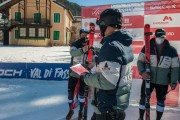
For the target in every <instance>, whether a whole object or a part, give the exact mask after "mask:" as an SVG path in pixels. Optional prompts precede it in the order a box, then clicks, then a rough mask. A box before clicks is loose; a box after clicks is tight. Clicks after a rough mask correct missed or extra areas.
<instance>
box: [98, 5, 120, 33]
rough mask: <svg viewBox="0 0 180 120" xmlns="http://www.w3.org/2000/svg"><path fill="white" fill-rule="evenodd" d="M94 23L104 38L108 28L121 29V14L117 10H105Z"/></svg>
mask: <svg viewBox="0 0 180 120" xmlns="http://www.w3.org/2000/svg"><path fill="white" fill-rule="evenodd" d="M96 23H97V25H99V27H100V31H101V35H102V36H105V31H106V29H107V27H108V26H111V27H114V28H118V29H120V28H121V25H122V13H121V12H119V10H118V9H112V8H110V9H106V10H104V11H103V12H102V13H101V15H100V18H99V20H97V22H96Z"/></svg>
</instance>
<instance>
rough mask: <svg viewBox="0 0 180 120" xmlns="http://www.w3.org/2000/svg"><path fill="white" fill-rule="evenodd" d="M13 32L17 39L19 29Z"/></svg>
mask: <svg viewBox="0 0 180 120" xmlns="http://www.w3.org/2000/svg"><path fill="white" fill-rule="evenodd" d="M14 33H15V39H19V30H16V29H15V31H14Z"/></svg>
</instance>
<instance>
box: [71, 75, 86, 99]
mask: <svg viewBox="0 0 180 120" xmlns="http://www.w3.org/2000/svg"><path fill="white" fill-rule="evenodd" d="M78 80H79V78H75V77H71V76H70V78H69V81H68V99H69V100H73V97H74V90H75V87H76V84H77V82H78ZM86 86H87V85H86V84H85V83H84V81H83V80H80V86H79V93H78V94H79V95H80V96H84V91H85V87H86Z"/></svg>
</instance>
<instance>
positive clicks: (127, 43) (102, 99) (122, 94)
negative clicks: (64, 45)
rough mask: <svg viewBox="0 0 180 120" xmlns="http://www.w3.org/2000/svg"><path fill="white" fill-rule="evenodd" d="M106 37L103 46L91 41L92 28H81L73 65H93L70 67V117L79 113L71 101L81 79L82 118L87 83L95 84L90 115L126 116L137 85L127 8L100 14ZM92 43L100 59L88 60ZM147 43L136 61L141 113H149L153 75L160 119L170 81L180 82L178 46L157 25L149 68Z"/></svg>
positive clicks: (103, 118) (99, 118)
mask: <svg viewBox="0 0 180 120" xmlns="http://www.w3.org/2000/svg"><path fill="white" fill-rule="evenodd" d="M97 25H99V28H100V31H101V35H102V37H103V39H102V41H101V44H102V47H101V48H100V49H96V48H93V47H88V37H87V35H88V33H89V32H88V31H85V30H83V29H81V30H80V39H79V40H77V41H75V42H74V43H72V44H71V46H70V54H71V56H72V59H71V66H73V65H76V64H79V63H81V64H83V65H84V66H85V67H86V68H87V69H88V70H89V71H90V70H91V69H95V72H93V73H92V72H85V73H83V74H82V75H78V74H77V73H75V72H73V71H70V78H69V81H68V100H69V101H68V103H69V112H68V114H67V116H66V120H70V119H71V117H72V115H73V114H74V112H73V109H72V103H73V99H74V90H75V86H76V84H77V83H78V81H79V82H80V87H79V95H78V100H79V102H80V109H79V115H78V120H83V107H84V100H85V97H84V92H85V90H86V89H87V87H86V86H91V87H92V89H93V90H92V91H93V93H92V106H93V108H94V114H93V116H92V117H91V120H124V119H125V117H126V114H125V112H124V111H125V110H126V109H127V107H128V105H129V97H130V90H131V86H132V72H133V70H132V67H133V59H134V55H133V50H132V47H131V44H132V40H133V38H132V36H131V34H130V33H129V32H128V31H126V30H125V29H121V27H122V13H121V12H119V11H118V10H117V9H106V10H104V11H103V12H102V13H101V15H100V18H99V20H98V21H97ZM89 48H90V49H91V50H92V49H93V51H97V52H98V60H94V61H93V62H91V63H90V62H87V56H88V50H89ZM145 58H146V54H145V47H143V48H142V50H141V52H140V54H139V56H138V61H137V67H138V71H139V74H140V75H141V76H142V80H143V82H142V86H141V96H140V101H139V118H137V119H138V120H143V119H144V113H145V109H146V107H145V97H146V95H145V80H146V79H148V78H150V92H152V91H153V90H154V89H155V90H156V99H157V105H156V113H157V114H156V120H161V118H162V115H163V112H164V108H165V100H166V97H165V96H166V94H167V92H168V86H170V87H171V89H172V90H174V89H175V88H176V86H177V84H178V80H179V83H180V74H179V73H180V72H179V71H180V70H179V58H178V53H177V50H176V49H175V48H174V47H173V46H171V45H170V43H169V41H168V40H167V39H166V31H165V30H164V29H162V28H158V29H157V30H156V31H155V36H154V37H153V38H152V39H151V40H150V74H149V73H147V72H146V70H145V69H146V68H145Z"/></svg>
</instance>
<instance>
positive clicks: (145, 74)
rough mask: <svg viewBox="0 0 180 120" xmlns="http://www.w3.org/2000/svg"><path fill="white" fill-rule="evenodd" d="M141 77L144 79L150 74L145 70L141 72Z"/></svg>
mask: <svg viewBox="0 0 180 120" xmlns="http://www.w3.org/2000/svg"><path fill="white" fill-rule="evenodd" d="M142 78H143V80H146V79H148V78H150V75H149V74H148V73H147V72H143V73H142Z"/></svg>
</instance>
